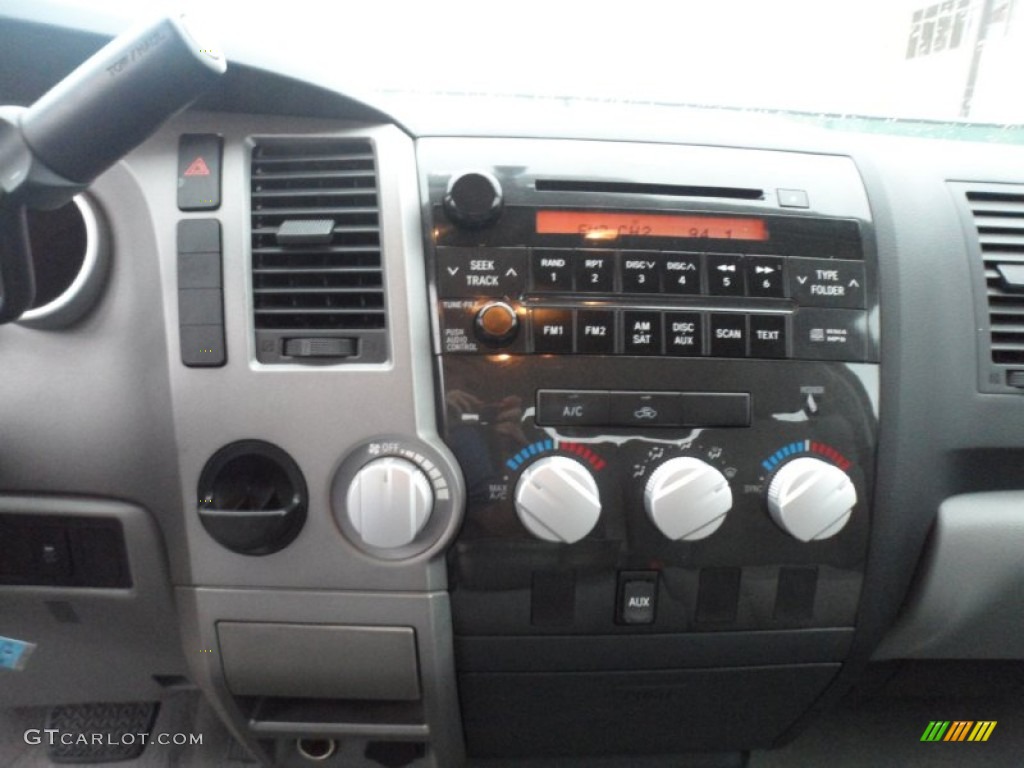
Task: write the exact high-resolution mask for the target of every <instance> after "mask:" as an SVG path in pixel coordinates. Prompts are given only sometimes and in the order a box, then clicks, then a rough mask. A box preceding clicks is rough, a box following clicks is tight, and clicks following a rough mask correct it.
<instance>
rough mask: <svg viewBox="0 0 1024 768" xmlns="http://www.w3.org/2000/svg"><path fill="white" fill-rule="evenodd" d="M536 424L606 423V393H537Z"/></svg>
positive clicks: (555, 391) (572, 424)
mask: <svg viewBox="0 0 1024 768" xmlns="http://www.w3.org/2000/svg"><path fill="white" fill-rule="evenodd" d="M536 420H537V423H538V424H540V425H542V426H574V425H575V426H598V425H603V424H607V423H608V393H607V392H566V391H562V390H556V389H541V390H539V391H538V392H537V418H536Z"/></svg>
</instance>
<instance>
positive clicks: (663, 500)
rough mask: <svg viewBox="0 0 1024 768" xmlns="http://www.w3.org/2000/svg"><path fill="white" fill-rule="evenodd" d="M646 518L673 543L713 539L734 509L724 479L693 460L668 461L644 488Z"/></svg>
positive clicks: (701, 463)
mask: <svg viewBox="0 0 1024 768" xmlns="http://www.w3.org/2000/svg"><path fill="white" fill-rule="evenodd" d="M644 507H645V508H646V509H647V517H649V518H650V519H651V522H652V523H654V525H655V526H657V528H658V530H659V531H661V532H662V533H663V534H665V535H666V536H667V537H668V538H670V539H672V540H673V541H679V540H683V541H697V540H699V539H703V538H705V537H707V536H710V535H711V534H712V533H714V532H715V531H717V530H718V528H719V526H720V525H721V524H722V523H724V522H725V515H726V513H727V512H728V511H729V510H730V509H732V489H731V488H730V487H729V481H728V480H726V479H725V475H723V474H722V473H721V472H719V471H718V470H717V469H715V468H714V467H712V466H711V465H710V464H708V463H707V462H704V461H701V460H700V459H695V458H693V457H692V456H679V457H677V458H674V459H669V460H668V461H666V462H665V463H664V464H662V465H661V466H660V467H658V468H657V469H656V470H654V472H653V473H652V474H651V477H650V479H648V481H647V486H646V487H645V488H644Z"/></svg>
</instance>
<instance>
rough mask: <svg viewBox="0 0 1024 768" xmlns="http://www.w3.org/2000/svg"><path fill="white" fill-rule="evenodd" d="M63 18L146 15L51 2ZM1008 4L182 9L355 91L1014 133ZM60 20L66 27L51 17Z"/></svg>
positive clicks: (374, 0)
mask: <svg viewBox="0 0 1024 768" xmlns="http://www.w3.org/2000/svg"><path fill="white" fill-rule="evenodd" d="M59 4H60V5H67V6H69V8H71V10H70V11H69V13H73V14H74V15H76V16H77V17H78V19H81V18H87V17H88V14H97V13H103V14H108V15H109V14H113V15H116V16H118V17H120V18H123V19H135V18H146V17H151V16H152V15H153V14H154V12H155V9H154V6H153V5H152V4H149V3H138V2H136V1H135V0H63V2H61V3H59ZM1014 6H1015V0H945V1H944V2H929V1H928V0H857V1H856V2H854V1H852V0H848V1H847V0H844V1H842V2H839V1H836V2H829V1H823V0H776V1H774V2H773V1H771V0H763V1H761V2H738V1H737V0H732V1H730V0H718V1H717V2H706V3H700V4H698V3H692V2H685V3H684V2H645V1H643V0H640V1H638V0H630V2H627V3H622V4H618V5H615V6H611V5H605V4H601V3H558V2H552V1H551V0H547V2H536V1H535V0H524V1H523V2H517V3H506V4H501V5H498V4H494V3H487V2H480V1H479V0H474V1H472V2H470V1H468V0H454V1H446V0H437V1H436V2H418V3H407V2H388V1H387V0H365V1H364V2H361V3H351V2H337V3H325V2H310V1H309V0H287V2H275V3H262V2H258V1H257V2H249V3H245V4H240V3H237V2H221V3H218V2H216V1H215V0H186V1H185V2H181V3H175V4H171V5H166V6H165V7H164V10H174V9H177V10H185V11H186V12H188V13H189V15H190V16H192V17H193V18H194V19H195V20H199V21H201V22H202V24H203V25H204V26H205V27H207V28H208V29H209V30H210V31H211V32H212V33H213V36H214V38H215V39H217V40H219V41H220V42H222V44H223V47H224V49H225V53H226V54H227V56H228V58H229V60H230V58H231V57H232V56H233V55H236V56H238V55H241V54H242V53H243V52H245V53H246V54H257V53H258V54H259V55H260V56H261V57H262V58H263V59H264V60H266V59H268V58H269V59H270V60H272V61H273V62H274V64H275V65H277V64H280V65H281V66H282V67H285V66H287V65H288V63H289V62H290V63H291V64H292V65H293V67H292V69H293V70H294V69H296V68H297V67H295V66H294V65H297V64H300V63H301V64H302V67H301V70H302V71H306V72H308V71H310V70H312V69H316V70H317V71H320V72H324V73H329V82H331V84H332V85H334V86H337V87H343V86H345V85H346V84H347V85H350V86H352V87H353V88H356V89H358V92H362V93H366V92H368V91H377V92H395V91H402V92H416V93H483V94H490V95H512V96H530V97H538V96H539V97H559V98H562V97H570V98H585V99H600V100H611V101H640V102H654V103H663V104H686V105H700V106H717V107H731V108H743V109H759V110H771V111H792V112H803V113H814V114H818V115H833V116H835V115H841V116H850V115H855V116H862V117H869V118H890V119H891V118H896V119H900V120H936V121H967V122H972V123H989V124H1020V123H1024V90H1022V89H1021V88H1020V87H1019V77H1020V73H1021V72H1024V20H1022V19H1021V13H1020V9H1019V8H1015V7H1014ZM69 20H70V18H69Z"/></svg>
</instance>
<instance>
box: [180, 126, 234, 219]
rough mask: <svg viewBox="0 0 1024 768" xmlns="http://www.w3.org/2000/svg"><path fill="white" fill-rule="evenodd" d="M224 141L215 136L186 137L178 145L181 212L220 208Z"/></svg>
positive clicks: (188, 134)
mask: <svg viewBox="0 0 1024 768" xmlns="http://www.w3.org/2000/svg"><path fill="white" fill-rule="evenodd" d="M222 146H223V139H222V138H221V137H220V136H218V135H216V134H213V133H186V134H182V137H181V140H180V141H179V142H178V208H179V209H181V210H183V211H214V210H216V209H218V208H220V160H221V148H222Z"/></svg>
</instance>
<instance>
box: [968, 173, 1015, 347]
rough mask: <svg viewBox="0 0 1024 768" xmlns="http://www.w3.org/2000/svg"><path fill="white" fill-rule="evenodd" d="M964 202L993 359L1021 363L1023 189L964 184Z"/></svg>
mask: <svg viewBox="0 0 1024 768" xmlns="http://www.w3.org/2000/svg"><path fill="white" fill-rule="evenodd" d="M967 204H968V206H969V207H970V210H971V214H972V216H973V217H974V225H975V227H977V230H978V243H979V245H980V247H981V257H982V261H983V263H984V268H985V291H986V295H987V297H988V314H989V328H990V331H991V348H992V362H993V363H999V364H1010V365H1024V190H1022V191H1021V192H1019V193H1014V192H1009V191H981V190H968V191H967ZM1018 280H1020V283H1019V284H1016V285H1015V284H1014V283H1015V282H1016V281H1018Z"/></svg>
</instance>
